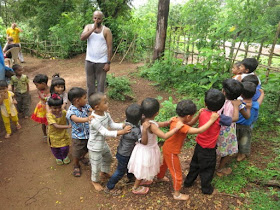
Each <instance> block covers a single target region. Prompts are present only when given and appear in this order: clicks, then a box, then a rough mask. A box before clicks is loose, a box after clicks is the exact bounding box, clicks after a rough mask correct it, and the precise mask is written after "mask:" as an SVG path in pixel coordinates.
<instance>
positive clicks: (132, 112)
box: [125, 104, 142, 125]
mask: <svg viewBox="0 0 280 210" xmlns="http://www.w3.org/2000/svg"><path fill="white" fill-rule="evenodd" d="M125 116H126V120H127V121H128V122H130V123H131V124H133V125H138V123H139V121H140V120H141V118H142V109H141V106H140V105H138V104H131V105H129V106H128V107H127V108H126V110H125Z"/></svg>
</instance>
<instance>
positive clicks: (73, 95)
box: [68, 87, 87, 104]
mask: <svg viewBox="0 0 280 210" xmlns="http://www.w3.org/2000/svg"><path fill="white" fill-rule="evenodd" d="M86 94H87V91H86V90H85V89H83V88H80V87H72V88H71V89H70V90H69V92H68V100H69V101H70V102H71V103H72V104H73V102H74V100H75V99H78V98H81V97H83V96H84V95H86Z"/></svg>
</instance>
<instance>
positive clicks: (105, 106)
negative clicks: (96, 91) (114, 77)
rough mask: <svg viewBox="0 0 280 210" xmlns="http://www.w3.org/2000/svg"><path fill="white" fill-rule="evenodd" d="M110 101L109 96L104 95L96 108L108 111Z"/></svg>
mask: <svg viewBox="0 0 280 210" xmlns="http://www.w3.org/2000/svg"><path fill="white" fill-rule="evenodd" d="M108 107H109V103H108V100H107V97H106V96H105V95H104V96H103V98H102V99H101V101H100V104H98V105H97V106H96V110H98V111H102V112H106V111H107V110H108Z"/></svg>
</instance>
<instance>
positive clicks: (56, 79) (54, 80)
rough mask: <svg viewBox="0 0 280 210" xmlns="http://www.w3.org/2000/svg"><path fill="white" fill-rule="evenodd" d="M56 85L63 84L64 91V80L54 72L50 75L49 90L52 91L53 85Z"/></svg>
mask: <svg viewBox="0 0 280 210" xmlns="http://www.w3.org/2000/svg"><path fill="white" fill-rule="evenodd" d="M57 85H63V86H64V91H65V80H64V79H63V78H61V77H59V74H58V73H55V74H54V75H53V76H52V83H51V87H50V92H51V93H54V92H55V91H54V87H55V86H57Z"/></svg>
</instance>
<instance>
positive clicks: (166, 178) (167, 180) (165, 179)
mask: <svg viewBox="0 0 280 210" xmlns="http://www.w3.org/2000/svg"><path fill="white" fill-rule="evenodd" d="M169 181H170V180H169V178H168V177H167V176H164V177H163V178H162V179H159V178H157V182H169Z"/></svg>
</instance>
